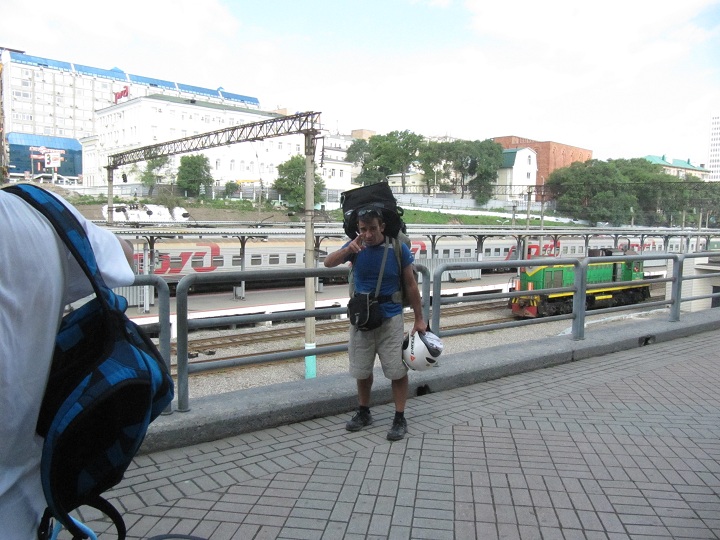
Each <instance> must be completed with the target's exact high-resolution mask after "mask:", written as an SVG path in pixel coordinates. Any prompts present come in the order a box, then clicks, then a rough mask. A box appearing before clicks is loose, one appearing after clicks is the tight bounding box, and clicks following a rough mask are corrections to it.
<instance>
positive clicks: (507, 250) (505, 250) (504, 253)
mask: <svg viewBox="0 0 720 540" xmlns="http://www.w3.org/2000/svg"><path fill="white" fill-rule="evenodd" d="M508 253H510V248H509V247H506V248H503V255H507V254H508Z"/></svg>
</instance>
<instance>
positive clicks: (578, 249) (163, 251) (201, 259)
mask: <svg viewBox="0 0 720 540" xmlns="http://www.w3.org/2000/svg"><path fill="white" fill-rule="evenodd" d="M692 240H693V242H694V240H695V239H692ZM343 243H344V241H343V240H342V239H339V238H335V239H325V240H323V241H322V243H321V245H320V249H319V251H318V252H317V253H316V259H317V264H318V265H319V266H321V265H322V261H323V260H324V259H325V257H326V256H327V254H328V253H331V252H332V251H335V250H336V249H339V248H340V247H341V246H342V245H343ZM613 244H614V239H613V238H611V237H595V238H592V239H591V240H590V244H589V249H601V248H612V247H613ZM411 246H412V247H411V250H412V252H413V254H414V255H415V258H416V260H417V262H419V263H422V261H423V259H429V258H435V259H454V260H458V259H465V260H468V261H478V260H481V261H485V262H488V261H489V262H497V263H503V262H507V261H513V260H517V259H522V258H530V259H531V258H537V257H548V256H558V257H584V256H585V241H584V240H583V239H582V238H562V239H560V240H559V241H558V242H557V243H555V242H553V241H552V239H550V238H549V237H546V238H545V239H544V240H543V241H542V242H539V241H530V242H528V247H527V257H518V253H517V243H516V240H515V239H514V238H512V237H508V238H502V237H499V238H489V239H486V240H485V242H484V243H483V246H482V251H481V253H478V249H477V243H476V241H475V239H474V238H450V237H444V238H442V239H441V240H439V241H438V242H437V244H436V248H435V252H434V253H433V254H431V253H430V250H431V243H430V242H429V241H428V240H426V239H413V240H412V244H411ZM619 247H620V248H622V249H633V250H635V251H638V252H640V251H641V247H640V245H639V243H638V239H636V238H621V239H620V241H619ZM665 247H666V246H665V245H664V242H663V239H662V238H661V237H656V238H647V239H645V243H644V246H643V247H642V252H643V253H654V252H663V251H665ZM702 247H704V242H703V243H701V249H702ZM667 248H668V251H670V252H679V251H683V249H681V245H680V240H679V239H676V240H671V241H670V242H669V244H668V246H667ZM137 249H138V252H137V253H136V254H135V260H136V266H137V271H138V273H143V272H144V268H143V265H144V263H145V261H144V257H143V252H142V248H141V247H140V246H138V248H137ZM691 250H694V245H693V246H691ZM523 255H524V253H523ZM152 263H153V265H152V268H153V272H154V273H155V274H157V275H160V276H162V277H163V278H165V279H166V280H167V281H168V283H169V284H170V285H171V287H172V286H174V285H175V284H177V282H178V281H180V279H182V278H183V277H184V276H186V275H189V274H191V273H207V272H232V271H239V270H241V269H244V270H259V269H285V268H305V248H304V240H303V239H273V238H269V239H266V240H260V239H258V240H253V241H248V242H247V244H246V247H245V254H244V257H243V255H242V254H241V249H240V242H239V241H238V240H237V239H229V238H212V239H208V238H202V239H198V240H190V239H187V238H186V239H181V240H162V241H160V242H158V243H157V244H156V250H155V253H154V254H153V257H152ZM496 271H515V269H514V268H511V267H509V266H503V265H502V264H498V267H497V268H496Z"/></svg>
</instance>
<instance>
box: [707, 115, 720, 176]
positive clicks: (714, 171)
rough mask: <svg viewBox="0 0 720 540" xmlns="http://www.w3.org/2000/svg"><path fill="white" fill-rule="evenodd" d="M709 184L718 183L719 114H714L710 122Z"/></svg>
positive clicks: (719, 155) (719, 169)
mask: <svg viewBox="0 0 720 540" xmlns="http://www.w3.org/2000/svg"><path fill="white" fill-rule="evenodd" d="M708 156H709V157H708V167H707V168H708V169H710V174H709V175H708V180H709V181H710V182H720V114H714V115H713V116H712V119H711V120H710V153H709V154H708Z"/></svg>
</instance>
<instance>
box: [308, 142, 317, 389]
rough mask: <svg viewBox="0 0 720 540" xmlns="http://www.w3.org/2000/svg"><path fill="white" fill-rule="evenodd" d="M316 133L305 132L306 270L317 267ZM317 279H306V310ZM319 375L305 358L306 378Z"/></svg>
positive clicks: (311, 323) (311, 338)
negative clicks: (315, 218) (315, 228)
mask: <svg viewBox="0 0 720 540" xmlns="http://www.w3.org/2000/svg"><path fill="white" fill-rule="evenodd" d="M314 158H315V132H314V131H306V132H305V268H313V267H314V266H315V264H316V263H315V230H314V224H313V219H314V216H315V163H314ZM315 279H316V278H314V277H309V278H305V309H315ZM305 348H306V349H314V348H315V317H308V318H306V319H305ZM316 373H317V359H316V357H315V355H312V356H306V357H305V378H306V379H313V378H315V376H316Z"/></svg>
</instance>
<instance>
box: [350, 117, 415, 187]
mask: <svg viewBox="0 0 720 540" xmlns="http://www.w3.org/2000/svg"><path fill="white" fill-rule="evenodd" d="M422 142H423V137H422V135H417V134H415V133H412V132H410V131H408V130H405V131H392V132H390V133H388V134H387V135H373V136H372V137H370V139H369V140H367V141H365V140H363V139H358V140H357V141H354V142H353V144H351V145H350V147H348V150H347V157H346V160H347V161H350V162H352V163H357V164H360V165H361V166H362V171H361V173H360V174H359V175H358V177H357V178H356V181H357V182H361V183H362V184H364V185H370V184H377V183H378V182H383V181H385V179H386V178H387V177H388V176H389V175H391V174H396V173H400V174H401V175H402V191H403V193H405V174H406V173H407V172H408V171H409V169H410V166H411V165H412V164H413V163H415V161H416V160H417V154H418V150H419V148H420V145H421V144H422Z"/></svg>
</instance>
